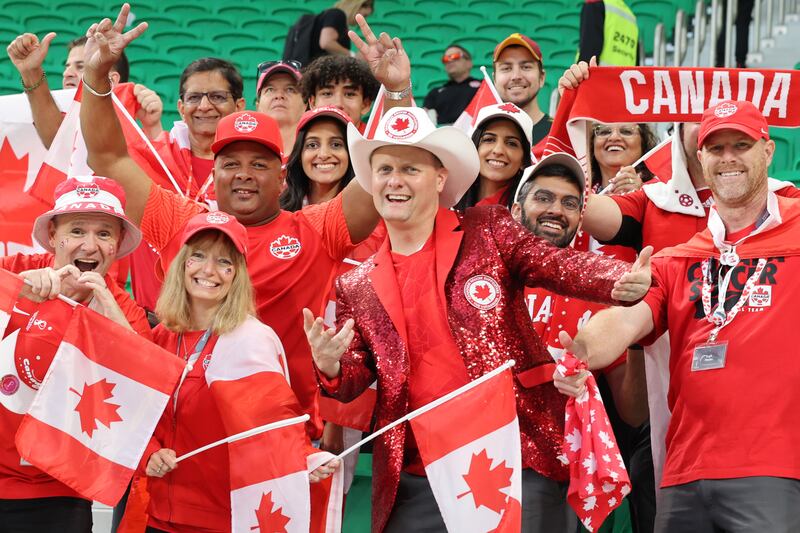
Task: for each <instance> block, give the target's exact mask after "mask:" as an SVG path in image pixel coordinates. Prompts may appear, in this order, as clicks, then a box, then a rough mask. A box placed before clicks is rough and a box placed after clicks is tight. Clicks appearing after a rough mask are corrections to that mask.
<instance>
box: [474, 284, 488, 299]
mask: <svg viewBox="0 0 800 533" xmlns="http://www.w3.org/2000/svg"><path fill="white" fill-rule="evenodd" d="M472 295H473V296H475V298H477V299H478V300H486V299H488V298H489V296H491V295H492V289H491V288H490V287H489V286H488V285H487V284H485V283H483V284H481V285H475V288H474V289H473V290H472Z"/></svg>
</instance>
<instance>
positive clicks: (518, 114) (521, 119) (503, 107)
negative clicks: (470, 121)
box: [469, 102, 533, 145]
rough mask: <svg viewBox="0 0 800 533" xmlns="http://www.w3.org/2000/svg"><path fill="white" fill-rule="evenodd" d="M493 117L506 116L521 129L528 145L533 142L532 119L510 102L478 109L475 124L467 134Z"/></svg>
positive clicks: (470, 134)
mask: <svg viewBox="0 0 800 533" xmlns="http://www.w3.org/2000/svg"><path fill="white" fill-rule="evenodd" d="M495 118H506V119H508V120H511V121H512V122H515V123H516V124H517V126H519V129H520V130H522V134H523V135H525V139H527V140H528V145H531V144H533V120H531V117H530V116H529V115H528V114H527V113H526V112H525V111H523V110H522V109H520V108H518V107H517V106H515V105H514V104H512V103H511V102H506V103H504V104H492V105H487V106H485V107H482V108H481V110H480V111H478V118H477V119H475V125H474V126H473V127H472V128H471V129H470V130H469V136H470V137H472V135H473V134H474V133H475V130H477V129H478V128H480V127H481V125H482V124H484V123H485V122H488V121H489V120H492V119H495Z"/></svg>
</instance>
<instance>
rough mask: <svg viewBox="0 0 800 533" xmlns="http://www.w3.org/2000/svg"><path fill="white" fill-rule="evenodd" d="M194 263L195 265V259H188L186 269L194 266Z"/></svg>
mask: <svg viewBox="0 0 800 533" xmlns="http://www.w3.org/2000/svg"><path fill="white" fill-rule="evenodd" d="M195 263H197V261H196V260H195V259H193V258H191V257H190V258H188V259H187V260H186V268H190V267H192V266H194V264H195Z"/></svg>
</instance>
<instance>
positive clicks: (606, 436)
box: [597, 431, 614, 460]
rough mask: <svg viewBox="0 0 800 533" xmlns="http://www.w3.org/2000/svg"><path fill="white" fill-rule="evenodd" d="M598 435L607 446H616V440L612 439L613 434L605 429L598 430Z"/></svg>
mask: <svg viewBox="0 0 800 533" xmlns="http://www.w3.org/2000/svg"><path fill="white" fill-rule="evenodd" d="M597 436H598V437H600V441H601V442H602V443H603V444H604V445H605V447H606V448H609V449H610V448H613V447H614V441H613V440H612V439H611V436H610V435H609V434H608V433H606V432H605V431H600V432H598V433H597ZM604 457H608V456H604ZM607 460H608V459H607Z"/></svg>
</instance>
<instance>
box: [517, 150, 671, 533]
mask: <svg viewBox="0 0 800 533" xmlns="http://www.w3.org/2000/svg"><path fill="white" fill-rule="evenodd" d="M584 186H585V175H584V173H583V169H582V168H581V165H580V163H578V161H577V159H575V158H574V157H572V156H570V155H568V154H563V153H556V154H551V155H548V156H547V157H545V158H543V159H542V160H541V161H539V163H537V164H536V165H535V166H533V167H530V168H529V169H527V170H526V172H525V174H524V175H523V178H522V180H521V181H520V185H519V186H518V187H517V194H516V201H515V203H514V205H513V206H512V207H511V216H512V217H513V218H514V219H515V220H516V221H517V222H519V223H521V224H522V225H523V226H525V227H526V228H527V229H528V230H530V231H531V232H533V234H534V235H536V236H538V237H541V238H543V239H546V240H548V241H550V242H551V243H553V244H554V245H555V246H558V247H559V248H565V247H567V246H569V245H570V243H571V242H572V240H573V238H574V236H575V233H576V232H577V230H578V225H579V223H580V220H581V207H582V206H583V199H584V194H583V191H584ZM525 305H526V307H527V309H528V313H529V314H530V317H531V321H532V322H533V328H534V330H536V333H538V334H539V337H541V339H542V341H543V342H544V345H545V346H546V347H547V349H548V351H549V352H550V354H551V355H552V356H554V357H560V356H561V354H562V353H563V351H564V349H563V347H562V346H561V342H560V341H559V338H558V334H559V332H560V331H566V332H567V333H569V334H570V335H574V334H575V333H576V332H577V331H578V330H579V329H580V328H581V327H582V326H583V325H584V324H586V322H588V320H589V318H590V317H591V316H592V315H593V314H594V313H596V312H598V311H600V310H601V309H604V308H605V307H606V306H604V305H600V304H596V303H592V302H587V301H585V300H579V299H576V298H569V297H564V296H561V295H559V294H556V293H554V292H552V291H549V290H547V289H544V288H541V287H536V288H534V287H525ZM598 374H600V373H598ZM559 384H560V382H559V380H556V387H557V388H558V387H559ZM598 385H599V386H600V391H601V394H603V399H604V401H605V403H606V406H607V409H608V415H609V419H610V420H611V425H612V428H613V429H614V434H615V436H616V438H617V442H618V444H619V447H620V452H621V453H622V456H623V457H624V459H625V462H626V465H627V466H628V469H629V471H630V473H631V482H632V485H633V492H632V493H631V495H630V497H629V502H630V505H631V512H632V515H633V521H634V531H637V532H640V531H652V520H653V518H652V517H653V515H654V513H655V510H654V497H653V490H654V489H653V483H654V481H653V474H652V471H653V470H652V460H650V454H649V444H650V439H649V428H648V427H646V426H643V427H642V424H643V423H644V422H645V421H646V420H647V416H648V411H647V389H646V387H645V382H644V359H643V358H642V357H631V358H627V357H625V353H624V352H620V357H618V358H617V359H616V361H614V362H613V363H611V364H610V365H609V366H608V367H606V368H604V369H603V370H602V376H600V375H598ZM564 490H566V487H564ZM648 524H649V526H648Z"/></svg>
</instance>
